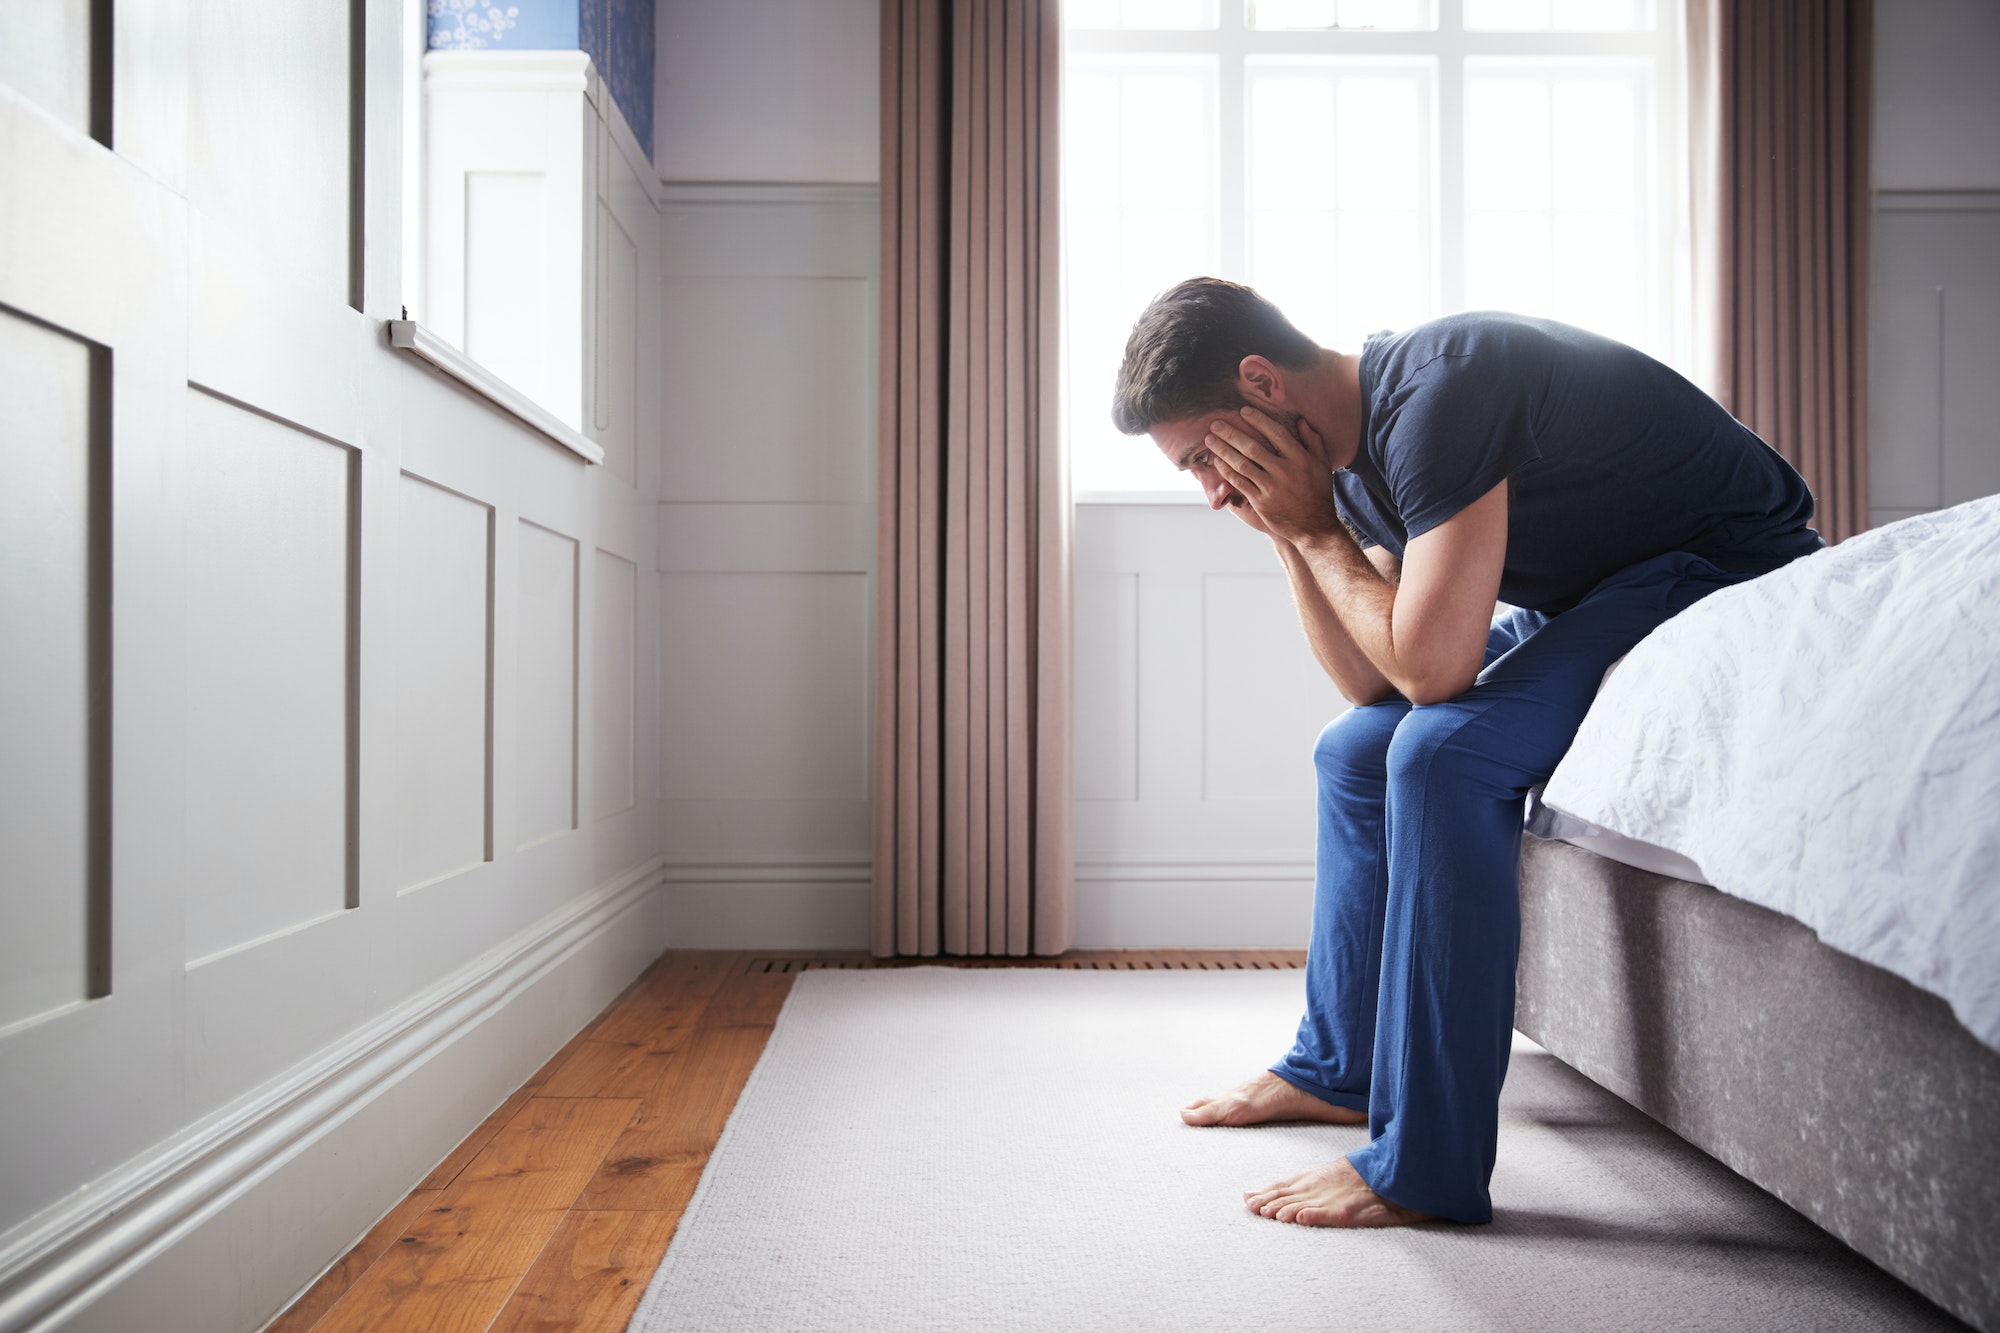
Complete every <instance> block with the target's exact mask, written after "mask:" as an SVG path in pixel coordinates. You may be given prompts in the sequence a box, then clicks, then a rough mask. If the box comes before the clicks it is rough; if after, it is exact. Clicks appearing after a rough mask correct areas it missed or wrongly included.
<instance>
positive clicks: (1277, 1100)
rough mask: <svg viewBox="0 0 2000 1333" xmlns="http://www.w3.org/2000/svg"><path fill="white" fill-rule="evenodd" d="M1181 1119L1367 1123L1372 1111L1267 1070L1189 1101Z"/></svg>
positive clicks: (1195, 1121)
mask: <svg viewBox="0 0 2000 1333" xmlns="http://www.w3.org/2000/svg"><path fill="white" fill-rule="evenodd" d="M1181 1119H1182V1120H1184V1121H1186V1122H1187V1123H1188V1124H1190V1125H1265V1124H1270V1123H1272V1122H1273V1121H1279V1120H1317V1121H1320V1122H1321V1123H1323V1124H1328V1125H1365V1124H1367V1123H1368V1113H1367V1112H1366V1111H1350V1110H1348V1109H1347V1108H1346V1107H1345V1106H1335V1105H1334V1104H1333V1103H1332V1102H1323V1101H1321V1100H1320V1099H1319V1098H1317V1097H1315V1096H1313V1095H1312V1094H1311V1093H1310V1092H1306V1091H1304V1090H1303V1089H1300V1088H1296V1087H1294V1086H1292V1085H1291V1084H1289V1083H1287V1082H1285V1080H1283V1079H1281V1078H1279V1077H1278V1076H1277V1075H1276V1074H1273V1073H1272V1072H1271V1071H1270V1070H1268V1069H1267V1070H1265V1071H1264V1072H1263V1073H1261V1074H1259V1075H1257V1077H1255V1078H1253V1079H1251V1080H1250V1081H1249V1082H1248V1083H1245V1084H1244V1085H1243V1086H1242V1087H1240V1088H1237V1089H1236V1090H1235V1091H1233V1092H1225V1093H1223V1094H1222V1095H1221V1096H1220V1097H1204V1098H1202V1099H1201V1100H1200V1101H1197V1102H1189V1103H1188V1104H1187V1105H1186V1106H1183V1107H1182V1108H1181Z"/></svg>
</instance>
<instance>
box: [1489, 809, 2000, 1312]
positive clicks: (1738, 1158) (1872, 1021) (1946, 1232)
mask: <svg viewBox="0 0 2000 1333" xmlns="http://www.w3.org/2000/svg"><path fill="white" fill-rule="evenodd" d="M1519 993H1520V998H1519V1002H1518V1004H1517V1006H1516V1010H1515V1024H1516V1026H1517V1027H1519V1028H1520V1030H1521V1031H1522V1032H1523V1033H1525V1034H1527V1036H1529V1037H1530V1038H1532V1039H1533V1040H1535V1041H1537V1042H1539V1043H1541V1045H1543V1046H1544V1047H1546V1048H1548V1050H1549V1051H1550V1052H1552V1053H1553V1054H1554V1055H1555V1056H1556V1057H1557V1058H1558V1059H1561V1060H1563V1061H1565V1062H1566V1063H1568V1064H1570V1065H1573V1066H1574V1067H1575V1068H1577V1069H1578V1070H1580V1071H1581V1072H1582V1073H1584V1074H1585V1075H1587V1076H1589V1077H1590V1078H1592V1079H1594V1080H1596V1081H1597V1082H1598V1083H1601V1084H1603V1085H1604V1086H1605V1087H1606V1088H1609V1089H1610V1090H1611V1091H1613V1092H1615V1093H1617V1094H1618V1095H1619V1096H1621V1097H1623V1098H1625V1099H1626V1100H1627V1101H1629V1102H1631V1103H1632V1104H1633V1105H1634V1106H1637V1107H1638V1108H1639V1109H1640V1110H1642V1111H1645V1112H1646V1113H1647V1114H1648V1115H1651V1116H1652V1117H1653V1118H1654V1119H1656V1120H1658V1121H1660V1122H1661V1123H1662V1124H1664V1125H1666V1126H1667V1127H1668V1128H1669V1129H1672V1130H1673V1131H1674V1132H1676V1133H1677V1134H1679V1135H1681V1136H1682V1137H1683V1138H1685V1139H1687V1140H1688V1141H1689V1142H1691V1143H1693V1144H1694V1145H1695V1146H1696V1147H1698V1148H1701V1149H1702V1150H1703V1151H1705V1152H1707V1153H1709V1154H1711V1155H1713V1156H1714V1157H1716V1158H1717V1159H1719V1160H1720V1161H1722V1162H1724V1163H1725V1164H1727V1165H1728V1166H1730V1167H1732V1168H1734V1169H1735V1170H1736V1171H1737V1172H1738V1173H1740V1174H1741V1175H1743V1176H1745V1177H1747V1178H1748V1179H1750V1180H1752V1181H1754V1182H1756V1183H1757V1184H1759V1185H1761V1186H1763V1187H1764V1188H1765V1189H1767V1190H1769V1191H1770V1192H1771V1193H1773V1194H1775V1195H1777V1196H1778V1197H1779V1198H1781V1199H1783V1200H1784V1201H1785V1202H1786V1203H1788V1204H1790V1205H1791V1206H1792V1207H1794V1208H1796V1209H1798V1210H1799V1211H1800V1212H1801V1213H1804V1214H1805V1215H1806V1216H1807V1217H1809V1218H1811V1219H1812V1220H1813V1221H1814V1222H1817V1223H1818V1224H1819V1225H1820V1226H1822V1227H1824V1228H1825V1229H1826V1230H1828V1231H1830V1232H1832V1233H1833V1234H1834V1235H1836V1236H1838V1237H1839V1238H1840V1239H1842V1240H1843V1241H1845V1242H1847V1244H1848V1245H1850V1246H1852V1247H1853V1248H1854V1249H1856V1250H1858V1251H1859V1252H1860V1253H1861V1254H1863V1255H1865V1256H1867V1257H1868V1258H1869V1259H1871V1260H1873V1261H1874V1262H1875V1263H1877V1264H1879V1265H1881V1266H1882V1267H1883V1268H1885V1269H1887V1270H1888V1271H1889V1272H1891V1273H1894V1274H1895V1275H1896V1276H1897V1277H1899V1278H1901V1279H1902V1280H1903V1281H1905V1282H1907V1283H1909V1284H1910V1285H1911V1286H1912V1287H1915V1288H1916V1289H1917V1290H1918V1291H1921V1292H1922V1293H1924V1295H1926V1296H1928V1297H1930V1298H1931V1299H1932V1300H1934V1301H1936V1302H1937V1303H1938V1304H1940V1305H1942V1306H1944V1307H1945V1308H1946V1309H1948V1310H1950V1311H1951V1312H1953V1313H1954V1314H1956V1315H1958V1316H1959V1317H1960V1318H1962V1319H1965V1320H1967V1321H1969V1322H1970V1323H1972V1324H1974V1325H1975V1326H1977V1327H1979V1328H1982V1329H1986V1330H1988V1331H1989V1333H1994V1331H1996V1330H2000V1054H1996V1053H1995V1052H1993V1051H1991V1050H1989V1049H1987V1048H1986V1047H1985V1046H1984V1045H1982V1044H1981V1043H1980V1042H1979V1041H1978V1040H1977V1039H1976V1038H1974V1037H1973V1036H1972V1034H1971V1033H1969V1032H1967V1031H1966V1030H1965V1028H1964V1027H1963V1026H1962V1025H1961V1024H1960V1023H1959V1022H1958V1020H1957V1019H1956V1018H1955V1017H1953V1015H1952V1012H1951V1009H1950V1008H1949V1007H1948V1006H1947V1005H1946V1004H1945V1003H1944V1001H1942V1000H1940V999H1938V998H1937V997H1936V996H1933V995H1931V994H1929V993H1927V992H1925V991H1921V990H1918V989H1917V988H1916V987H1914V986H1912V985H1910V984H1909V983H1908V982H1906V981H1904V980H1902V979H1901V978H1899V977H1896V976H1893V975H1891V974H1890V973H1888V972H1885V971H1883V970H1882V969H1881V968H1878V967H1875V966H1873V965H1872V964H1869V963H1864V962H1861V961H1860V960H1858V959H1855V958H1852V957H1850V956H1848V955H1846V954H1843V953H1839V952H1837V951H1836V950H1834V949H1831V948H1829V947H1827V946H1826V945H1824V944H1821V943H1820V942H1819V940H1818V938H1817V937H1816V936H1814V934H1813V933H1812V932H1811V931H1810V930H1808V929H1807V928H1806V927H1804V926H1802V925H1800V924H1799V923H1798V922H1797V921H1794V920H1793V919H1792V918H1790V917H1787V916H1781V915H1779V914H1778V913H1776V912H1771V911H1768V910H1766V909H1765V908H1762V907H1758V906H1756V905H1755V904H1753V903H1749V902H1745V901H1743V900H1742V899H1740V898H1731V897H1729V896H1727V895H1726V894H1722V893H1719V892H1717V891H1716V890H1714V889H1711V888H1708V887H1706V886H1704V885H1698V884H1689V883H1685V882H1683V881H1681V880H1675V879H1667V878H1665V877H1663V876H1660V875H1654V874H1649V873H1648V872H1646V871H1643V870H1635V869H1633V868H1631V867H1630V866H1624V865H1620V864H1618V863H1617V862H1615V861H1609V860H1606V859H1605V858H1603V857H1600V856H1597V855H1595V854H1593V853H1591V852H1587V851H1584V850H1582V849H1580V848H1577V847H1572V846H1570V845H1569V844H1567V843H1561V842H1544V841H1542V840H1541V839H1539V838H1535V837H1532V836H1527V837H1525V838H1524V846H1523V849H1522V855H1521V967H1520V992H1519Z"/></svg>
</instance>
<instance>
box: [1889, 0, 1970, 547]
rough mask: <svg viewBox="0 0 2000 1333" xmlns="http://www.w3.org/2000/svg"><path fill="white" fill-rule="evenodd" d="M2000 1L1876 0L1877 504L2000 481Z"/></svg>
mask: <svg viewBox="0 0 2000 1333" xmlns="http://www.w3.org/2000/svg"><path fill="white" fill-rule="evenodd" d="M1996 67H2000V5H1995V4H1993V3H1992V0H1878V3H1877V4H1876V7H1875V124H1874V128H1875V144H1874V158H1875V187H1876V195H1875V216H1874V236H1873V238H1872V239H1873V251H1872V255H1871V278H1870V303H1871V310H1870V314H1869V331H1870V348H1869V351H1870V375H1869V395H1870V404H1869V453H1870V477H1869V482H1870V491H1871V496H1870V503H1871V505H1872V508H1873V517H1874V521H1875V522H1876V523H1878V524H1880V523H1886V522H1890V521H1893V520H1895V519H1898V518H1906V517H1908V516H1910V515H1911V514H1918V513H1924V512H1927V511H1929V510H1932V509H1938V508H1942V507H1945V506H1948V505H1952V504H1958V503H1961V502H1963V501H1965V500H1970V499H1973V498H1975V497H1978V496H1982V495H1991V494H1994V493H1995V492H2000V376H1996V375H1995V374H1994V368H1995V367H1996V366H2000V83H1996V82H1995V80H1994V78H1993V70H1994V69H1995V68H1996Z"/></svg>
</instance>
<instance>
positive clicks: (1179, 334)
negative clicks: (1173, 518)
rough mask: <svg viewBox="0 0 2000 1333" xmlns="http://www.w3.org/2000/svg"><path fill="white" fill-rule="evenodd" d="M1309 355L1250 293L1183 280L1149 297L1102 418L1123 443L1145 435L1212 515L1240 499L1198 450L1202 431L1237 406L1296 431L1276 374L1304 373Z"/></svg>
mask: <svg viewBox="0 0 2000 1333" xmlns="http://www.w3.org/2000/svg"><path fill="white" fill-rule="evenodd" d="M1319 357H1320V348H1319V345H1318V344H1317V343H1315V342H1313V340H1312V339H1310V338H1308V337H1306V335H1305V334H1303V333H1300V332H1299V331H1298V329H1296V328H1294V327H1293V326H1292V322H1291V321H1290V320H1288V319H1286V318H1285V316H1284V312H1283V311H1281V310H1279V309H1278V307H1276V306H1275V305H1272V304H1271V303H1270V302H1269V301H1267V300H1265V299H1264V298H1263V297H1261V296H1259V295H1258V294H1257V293H1256V292H1255V291H1254V290H1252V289H1251V288H1249V287H1246V286H1244V285H1243V284H1242V283H1237V282H1227V281H1224V280H1223V279H1221V278H1189V279H1188V280H1187V281H1185V282H1183V283H1180V284H1178V285H1177V286H1175V287H1173V288H1172V289H1170V290H1169V291H1167V292H1165V293H1163V294H1162V295H1160V296H1158V297H1156V298H1154V300H1153V303H1152V304H1151V305H1149V306H1147V307H1146V310H1145V313H1143V314H1141V315H1140V316H1139V322H1138V323H1136V324H1134V325H1133V326H1132V336H1131V337H1130V338H1129V339H1127V340H1126V343H1125V360H1124V363H1123V364H1122V365H1121V366H1120V367H1119V368H1118V387H1117V390H1116V392H1115V393H1114V395H1113V398H1112V405H1111V419H1112V421H1113V423H1114V424H1116V425H1117V427H1118V429H1119V430H1120V431H1122V432H1124V433H1125V434H1127V435H1146V434H1150V435H1151V436H1152V437H1153V442H1154V443H1155V444H1156V445H1157V446H1158V447H1159V448H1160V450H1161V451H1162V452H1163V453H1165V454H1166V455H1167V457H1168V458H1169V459H1170V460H1171V461H1172V462H1173V463H1174V465H1175V466H1176V467H1184V468H1187V469H1188V470H1189V471H1191V472H1193V473H1194V474H1195V475H1196V477H1198V478H1199V479H1200V481H1201V485H1202V490H1203V492H1204V493H1205V494H1206V495H1207V496H1208V502H1209V505H1210V506H1211V507H1212V508H1220V507H1221V506H1222V505H1223V504H1225V503H1237V502H1240V501H1241V499H1242V497H1241V496H1238V495H1236V494H1235V493H1234V491H1233V490H1232V489H1231V487H1230V486H1229V484H1228V483H1227V482H1225V481H1223V480H1222V478H1221V477H1220V476H1219V475H1217V474H1216V472H1215V469H1214V468H1213V467H1212V466H1210V465H1209V464H1208V461H1207V457H1206V454H1205V452H1204V451H1203V450H1202V448H1201V441H1202V437H1203V436H1204V435H1205V434H1206V431H1207V427H1206V425H1205V423H1206V422H1207V421H1208V420H1209V419H1210V418H1211V417H1214V416H1218V415H1219V416H1228V417H1234V416H1235V415H1236V412H1237V409H1239V408H1241V407H1243V406H1244V405H1245V404H1246V403H1247V404H1249V405H1250V406H1252V407H1257V408H1260V409H1262V410H1263V411H1265V412H1267V413H1269V414H1270V415H1271V416H1273V417H1275V418H1276V419H1277V420H1278V422H1279V423H1280V424H1281V425H1283V426H1285V427H1286V428H1287V429H1296V427H1297V423H1298V419H1299V415H1300V406H1299V404H1298V403H1297V402H1296V401H1292V399H1293V398H1294V397H1295V395H1292V394H1288V393H1287V392H1286V386H1285V383H1284V381H1285V379H1286V372H1287V371H1291V372H1295V373H1304V372H1307V371H1310V370H1311V369H1312V368H1313V367H1314V366H1315V365H1316V364H1317V363H1318V361H1319Z"/></svg>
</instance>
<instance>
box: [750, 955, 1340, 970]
mask: <svg viewBox="0 0 2000 1333" xmlns="http://www.w3.org/2000/svg"><path fill="white" fill-rule="evenodd" d="M1304 966H1305V955H1304V953H1303V952H1300V953H1291V952H1278V951H1273V952H1271V953H1258V954H1229V955H1217V956H1202V955H1195V956H1191V957H1185V958H1163V957H1158V956H1153V957H1119V956H1117V955H1115V954H1107V955H1082V956H1078V957H1065V958H1032V957H1031V958H985V957H957V956H952V955H945V954H939V955H935V956H933V957H929V958H874V957H870V956H868V955H865V954H855V955H843V956H839V957H832V958H825V957H817V958H816V957H786V956H784V955H781V954H768V955H759V956H753V957H751V958H750V959H749V960H748V961H747V962H746V963H745V964H744V969H743V970H744V971H745V972H748V973H753V974H778V975H789V974H792V973H796V972H819V971H826V970H835V971H843V972H848V971H870V970H874V969H877V968H892V967H982V968H984V967H1053V968H1059V969H1062V970H1064V971H1073V972H1274V971H1275V972H1289V971H1296V970H1298V969H1299V968H1302V967H1304Z"/></svg>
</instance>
